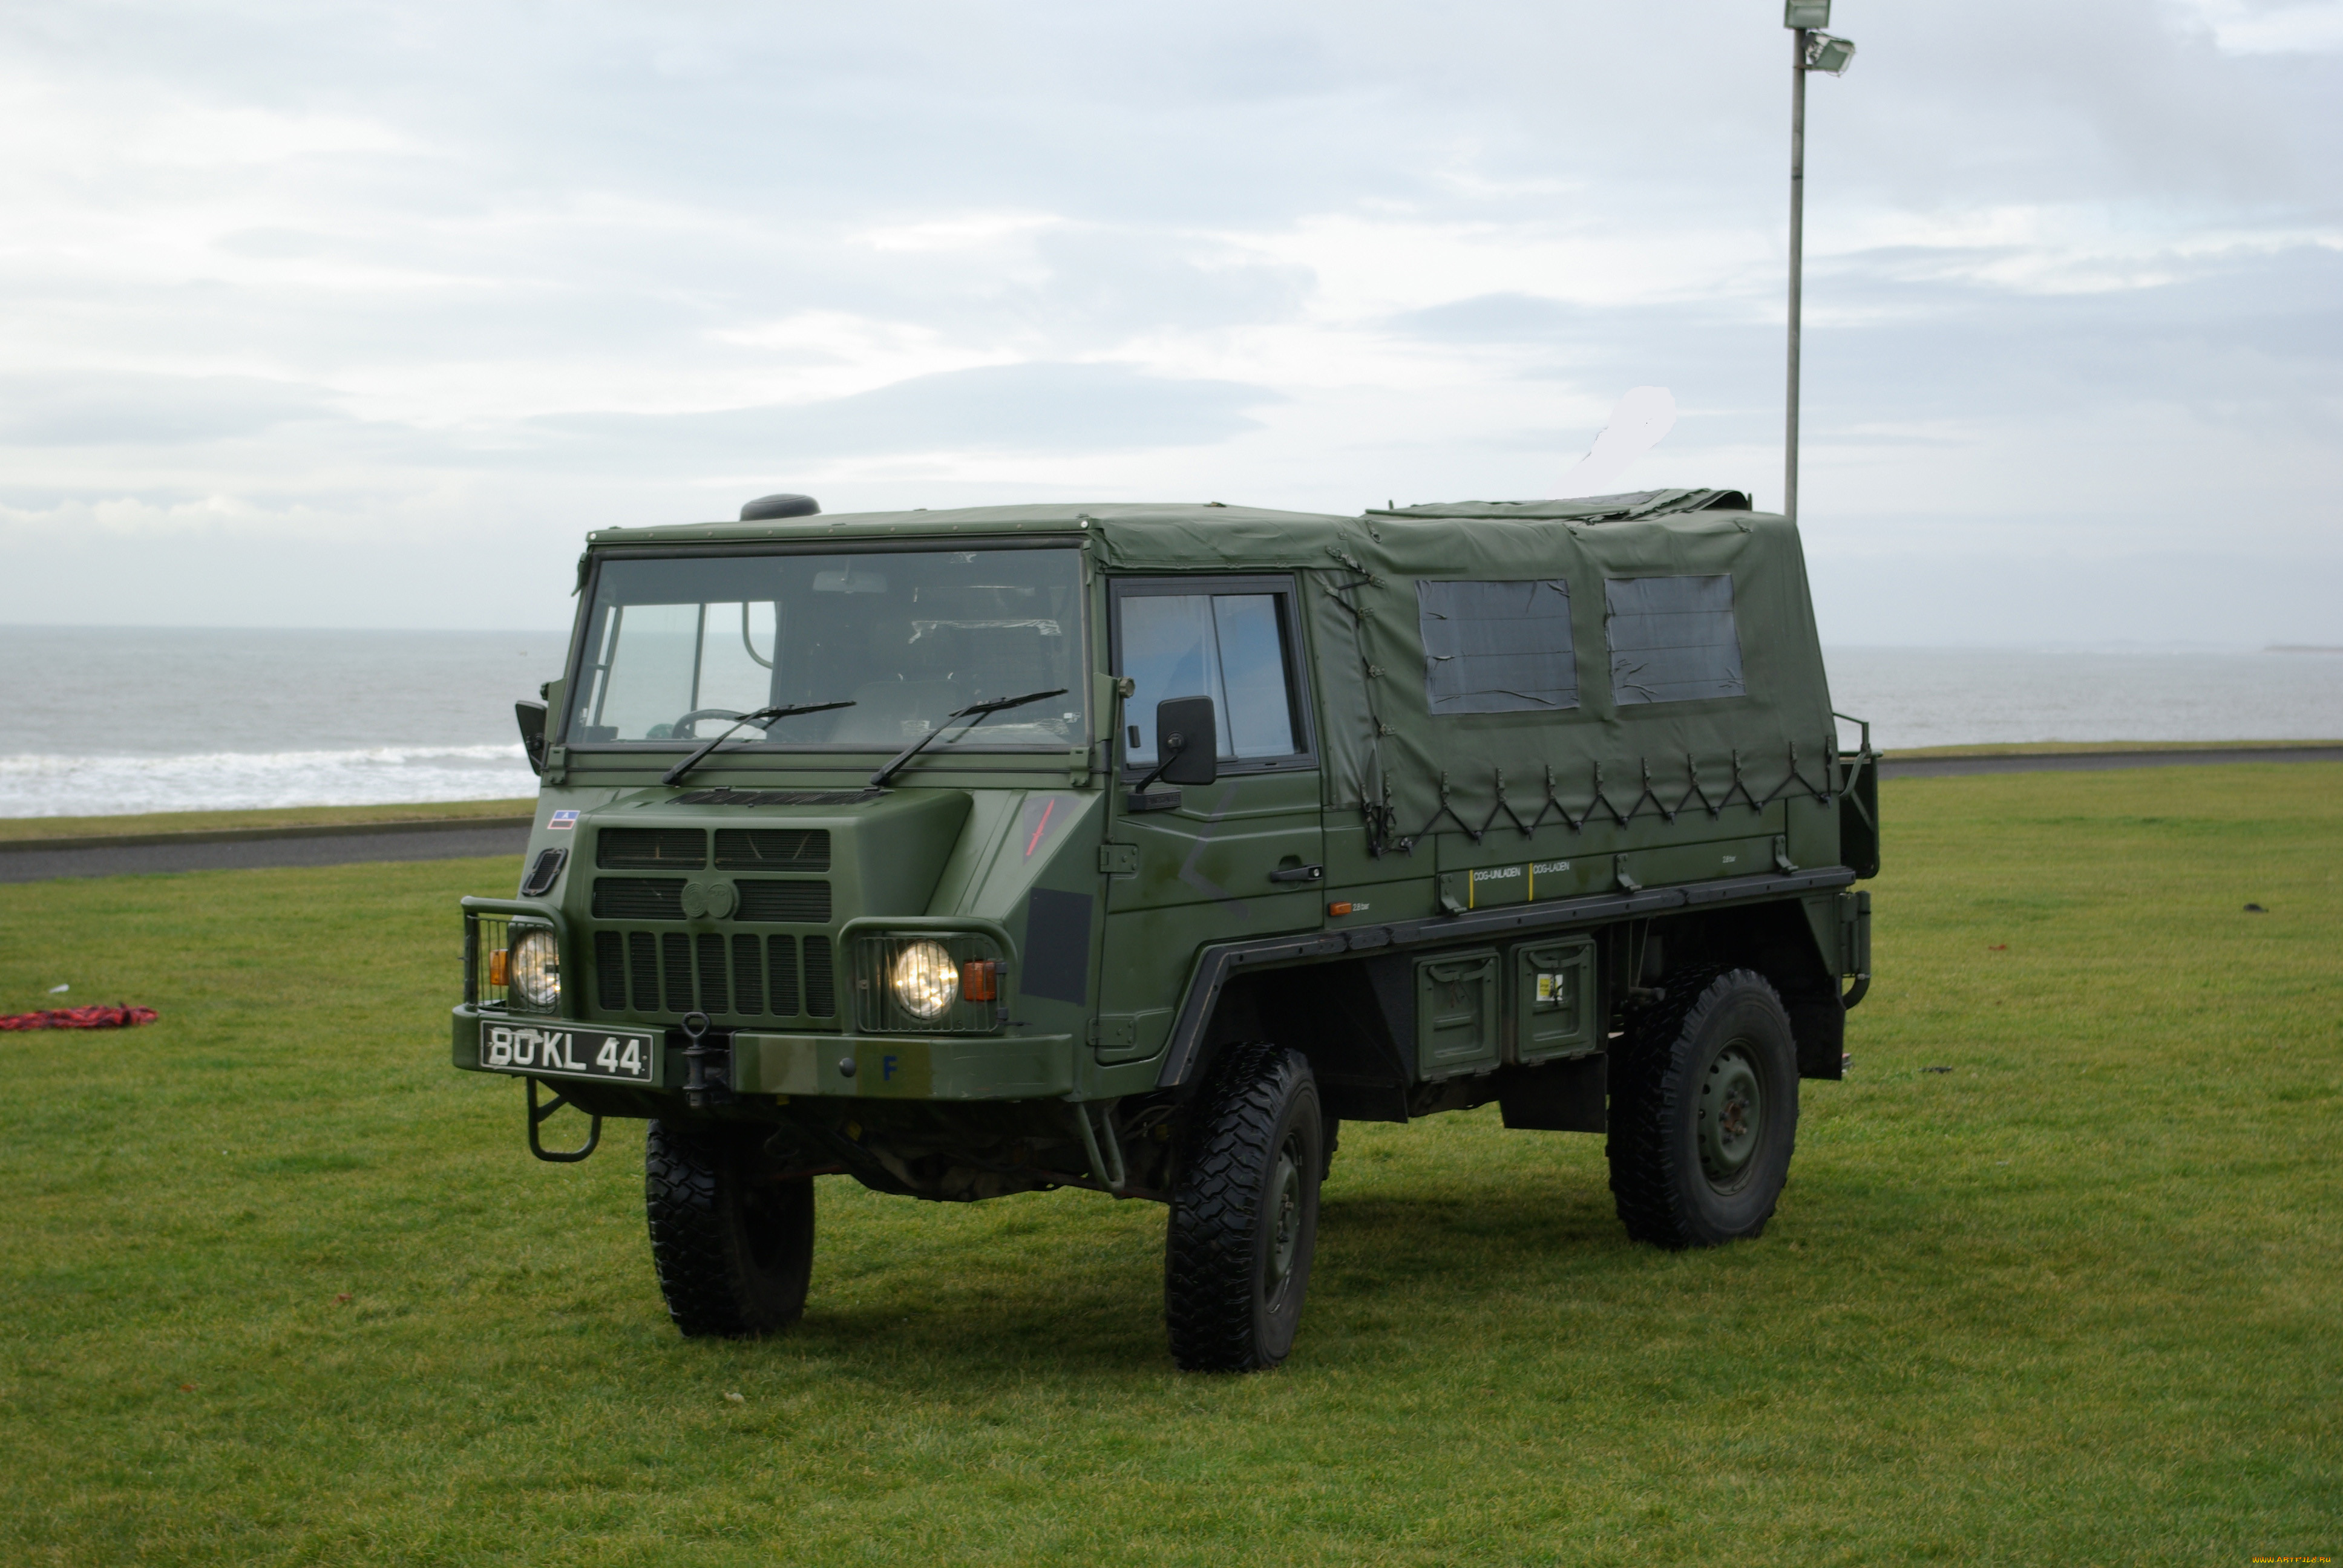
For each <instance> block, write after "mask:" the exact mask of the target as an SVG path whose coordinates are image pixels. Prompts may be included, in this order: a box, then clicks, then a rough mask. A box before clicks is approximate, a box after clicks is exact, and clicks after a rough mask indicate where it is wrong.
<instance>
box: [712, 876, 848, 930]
mask: <svg viewBox="0 0 2343 1568" xmlns="http://www.w3.org/2000/svg"><path fill="white" fill-rule="evenodd" d="M738 886H739V890H740V907H739V910H738V911H736V912H735V914H734V915H733V919H735V920H769V921H773V922H775V923H778V924H780V925H789V926H821V925H828V924H829V923H830V884H829V883H828V882H818V881H814V880H813V879H810V878H809V879H805V880H802V881H789V882H782V881H765V880H758V881H753V882H741V883H739V884H738Z"/></svg>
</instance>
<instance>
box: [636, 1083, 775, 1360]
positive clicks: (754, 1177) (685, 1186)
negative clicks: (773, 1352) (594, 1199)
mask: <svg viewBox="0 0 2343 1568" xmlns="http://www.w3.org/2000/svg"><path fill="white" fill-rule="evenodd" d="M760 1142H761V1141H760V1140H759V1138H758V1136H757V1135H756V1134H755V1133H753V1132H749V1131H745V1130H736V1129H732V1128H727V1127H710V1126H707V1125H704V1124H696V1123H690V1122H669V1121H654V1122H652V1123H651V1126H650V1135H649V1138H648V1140H646V1141H645V1143H644V1146H643V1197H644V1205H643V1206H644V1209H645V1211H646V1212H647V1213H648V1215H649V1220H650V1231H651V1262H652V1264H653V1265H654V1266H655V1267H656V1268H657V1269H658V1271H659V1293H660V1294H662V1295H663V1296H665V1297H666V1298H667V1310H668V1315H669V1317H671V1318H673V1319H674V1320H675V1326H676V1327H677V1328H679V1329H680V1330H682V1331H683V1332H684V1333H685V1335H686V1336H687V1337H689V1338H694V1339H697V1338H699V1337H701V1336H703V1335H719V1336H723V1337H725V1338H731V1339H739V1338H747V1337H751V1336H755V1335H759V1334H769V1333H771V1332H773V1331H775V1330H776V1329H781V1328H786V1327H788V1326H789V1324H790V1323H793V1322H797V1320H798V1318H799V1314H801V1313H802V1312H804V1311H805V1299H806V1285H807V1282H808V1281H809V1279H810V1278H811V1276H812V1273H813V1178H812V1177H810V1176H800V1177H798V1178H797V1179H796V1180H794V1181H777V1180H775V1175H776V1171H775V1170H774V1167H773V1165H772V1163H771V1161H769V1159H768V1158H767V1157H766V1156H765V1154H764V1153H763V1151H762V1149H761V1147H760Z"/></svg>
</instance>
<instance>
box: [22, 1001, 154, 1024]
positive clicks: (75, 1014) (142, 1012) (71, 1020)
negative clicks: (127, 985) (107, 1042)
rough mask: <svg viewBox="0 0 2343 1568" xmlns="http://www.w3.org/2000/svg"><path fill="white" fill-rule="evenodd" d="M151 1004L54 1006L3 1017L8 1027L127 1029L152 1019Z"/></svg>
mask: <svg viewBox="0 0 2343 1568" xmlns="http://www.w3.org/2000/svg"><path fill="white" fill-rule="evenodd" d="M154 1021H155V1010H154V1009H153V1008H151V1007H53V1008H50V1009H48V1010H45V1011H43V1012H12V1013H10V1014H8V1015H7V1016H6V1017H5V1018H0V1030H8V1029H128V1028H130V1027H131V1026H132V1025H134V1024H141V1023H153V1022H154Z"/></svg>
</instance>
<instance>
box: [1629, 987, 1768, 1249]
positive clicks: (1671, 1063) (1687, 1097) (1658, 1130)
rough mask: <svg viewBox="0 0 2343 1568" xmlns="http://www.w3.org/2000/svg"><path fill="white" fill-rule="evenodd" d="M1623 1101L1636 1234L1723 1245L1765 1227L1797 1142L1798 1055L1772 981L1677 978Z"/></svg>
mask: <svg viewBox="0 0 2343 1568" xmlns="http://www.w3.org/2000/svg"><path fill="white" fill-rule="evenodd" d="M1667 993H1668V994H1667V997H1666V999H1665V1000H1664V1001H1662V1002H1661V1003H1660V1004H1659V1005H1658V1006H1656V1007H1654V1008H1652V1009H1651V1010H1648V1011H1647V1012H1645V1013H1644V1015H1643V1016H1642V1017H1640V1018H1638V1019H1637V1020H1635V1023H1634V1027H1633V1028H1632V1029H1631V1030H1629V1031H1628V1035H1629V1038H1628V1040H1627V1042H1626V1049H1625V1050H1624V1052H1623V1053H1622V1054H1621V1057H1620V1059H1619V1060H1618V1062H1617V1067H1618V1072H1617V1075H1616V1078H1615V1080H1614V1083H1613V1085H1612V1091H1611V1115H1610V1122H1611V1136H1610V1143H1609V1147H1608V1152H1609V1154H1610V1157H1611V1192H1612V1197H1613V1199H1614V1201H1615V1203H1616V1205H1617V1207H1618V1211H1619V1219H1620V1221H1621V1222H1622V1223H1623V1224H1624V1225H1625V1226H1626V1227H1627V1234H1629V1235H1630V1236H1633V1237H1634V1239H1635V1240H1637V1241H1649V1242H1651V1243H1652V1244H1654V1246H1660V1247H1667V1248H1672V1249H1674V1248H1684V1247H1715V1246H1719V1245H1722V1244H1723V1243H1725V1242H1726V1241H1740V1240H1743V1239H1745V1238H1748V1237H1754V1236H1756V1235H1758V1234H1760V1233H1761V1232H1763V1231H1765V1221H1767V1220H1769V1219H1771V1218H1772V1217H1773V1213H1774V1205H1775V1202H1776V1201H1778V1200H1779V1199H1780V1197H1781V1195H1782V1186H1783V1183H1784V1182H1785V1181H1787V1180H1788V1179H1789V1172H1790V1154H1791V1151H1792V1149H1793V1147H1794V1146H1795V1143H1796V1141H1797V1131H1798V1057H1797V1047H1796V1045H1795V1042H1794V1040H1792V1037H1791V1034H1790V1020H1789V1015H1788V1014H1787V1013H1786V1012H1785V1011H1784V1010H1783V1008H1782V1001H1781V999H1780V998H1779V997H1778V996H1776V995H1775V992H1774V988H1773V987H1772V986H1771V985H1769V984H1768V983H1766V980H1765V977H1764V976H1763V975H1760V974H1757V973H1755V971H1753V970H1725V971H1724V972H1722V973H1718V972H1715V971H1711V972H1708V973H1703V974H1694V975H1688V976H1683V977H1675V978H1671V979H1670V980H1669V981H1668V984H1667Z"/></svg>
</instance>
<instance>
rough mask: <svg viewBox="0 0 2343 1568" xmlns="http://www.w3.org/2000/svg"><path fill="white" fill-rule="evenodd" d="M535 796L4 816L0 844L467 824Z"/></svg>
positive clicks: (514, 812)
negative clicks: (234, 831)
mask: <svg viewBox="0 0 2343 1568" xmlns="http://www.w3.org/2000/svg"><path fill="white" fill-rule="evenodd" d="M535 809H537V801H536V800H535V799H519V800H435V801H431V802H429V803H427V804H423V805H414V804H408V803H400V804H397V805H390V806H277V807H272V808H269V809H265V810H256V811H151V812H146V813H142V814H139V815H136V816H127V817H0V843H24V842H30V843H38V842H41V841H44V840H46V839H80V838H114V837H116V836H122V835H129V834H142V833H190V832H217V831H219V830H220V829H255V828H260V829H267V828H359V827H364V826H366V825H367V824H369V823H375V822H465V821H469V820H472V819H477V818H482V817H526V816H528V814H529V813H530V812H531V811H534V810H535Z"/></svg>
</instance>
